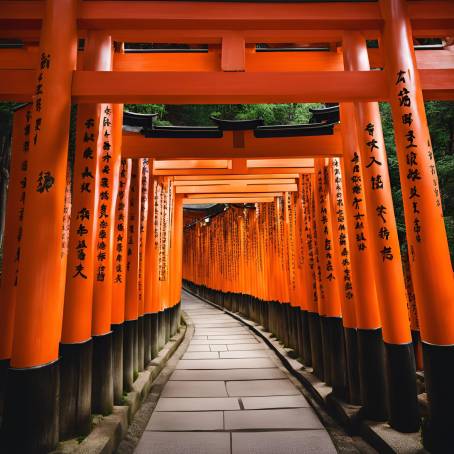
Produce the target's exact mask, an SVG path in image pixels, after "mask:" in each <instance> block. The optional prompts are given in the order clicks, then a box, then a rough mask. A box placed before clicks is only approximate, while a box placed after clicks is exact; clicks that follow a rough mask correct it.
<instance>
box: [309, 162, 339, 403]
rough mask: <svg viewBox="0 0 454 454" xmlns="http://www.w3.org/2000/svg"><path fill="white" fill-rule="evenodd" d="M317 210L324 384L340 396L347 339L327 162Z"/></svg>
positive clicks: (318, 165)
mask: <svg viewBox="0 0 454 454" xmlns="http://www.w3.org/2000/svg"><path fill="white" fill-rule="evenodd" d="M314 167H315V191H314V196H315V209H316V214H315V217H316V224H317V237H318V242H317V246H318V254H319V259H320V264H321V271H322V278H321V280H322V283H323V289H324V298H322V300H321V311H320V315H321V317H320V327H321V334H322V344H323V359H324V366H323V368H324V371H325V382H326V383H327V384H330V385H332V387H333V392H334V394H335V395H337V396H343V395H344V394H345V390H346V389H345V388H346V377H345V354H344V338H343V332H342V315H341V303H340V294H339V286H338V280H339V273H338V266H337V260H336V249H335V248H334V244H333V242H334V240H333V232H332V225H331V217H332V213H331V204H330V198H331V197H332V195H330V194H329V191H328V183H329V179H328V171H327V170H328V169H327V168H326V167H325V165H324V159H323V158H319V159H316V160H315V163H314Z"/></svg>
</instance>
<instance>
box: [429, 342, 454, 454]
mask: <svg viewBox="0 0 454 454" xmlns="http://www.w3.org/2000/svg"><path fill="white" fill-rule="evenodd" d="M422 345H423V355H424V372H425V382H426V391H427V399H428V401H429V420H428V422H427V424H425V426H424V428H423V442H424V446H425V447H426V448H427V449H428V450H429V451H430V452H432V453H437V454H438V453H447V452H452V448H453V437H454V419H453V417H452V412H453V408H454V388H453V383H454V346H452V345H449V346H440V345H431V344H427V343H425V342H423V343H422Z"/></svg>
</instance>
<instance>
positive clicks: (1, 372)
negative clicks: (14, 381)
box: [0, 359, 9, 427]
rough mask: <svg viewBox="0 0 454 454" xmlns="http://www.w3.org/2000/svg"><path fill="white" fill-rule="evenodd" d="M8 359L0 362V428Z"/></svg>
mask: <svg viewBox="0 0 454 454" xmlns="http://www.w3.org/2000/svg"><path fill="white" fill-rule="evenodd" d="M8 369H9V359H1V360H0V427H1V425H2V415H3V403H4V401H5V389H6V381H7V377H8Z"/></svg>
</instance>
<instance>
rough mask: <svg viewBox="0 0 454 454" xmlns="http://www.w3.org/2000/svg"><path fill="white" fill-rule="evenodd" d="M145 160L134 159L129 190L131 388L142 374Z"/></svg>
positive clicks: (127, 352)
mask: <svg viewBox="0 0 454 454" xmlns="http://www.w3.org/2000/svg"><path fill="white" fill-rule="evenodd" d="M141 181H142V161H141V160H140V159H133V160H132V167H131V185H130V189H129V211H128V247H127V265H126V296H125V321H126V322H125V337H124V358H123V370H124V375H123V377H124V384H125V388H126V389H127V390H130V389H131V388H132V383H133V378H134V375H135V374H136V373H138V372H139V352H138V347H139V346H138V318H139V287H138V275H139V241H140V204H141V198H142V196H141Z"/></svg>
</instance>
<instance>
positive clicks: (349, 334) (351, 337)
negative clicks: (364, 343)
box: [344, 328, 361, 405]
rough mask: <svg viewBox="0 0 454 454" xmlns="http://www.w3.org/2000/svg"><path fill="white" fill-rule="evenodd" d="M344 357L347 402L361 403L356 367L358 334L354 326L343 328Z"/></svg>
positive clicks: (357, 369)
mask: <svg viewBox="0 0 454 454" xmlns="http://www.w3.org/2000/svg"><path fill="white" fill-rule="evenodd" d="M344 337H345V359H346V366H347V367H346V368H347V380H348V402H349V403H351V404H353V405H360V404H361V388H360V381H359V368H358V336H357V332H356V328H344Z"/></svg>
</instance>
